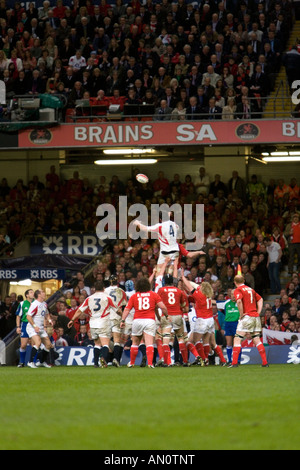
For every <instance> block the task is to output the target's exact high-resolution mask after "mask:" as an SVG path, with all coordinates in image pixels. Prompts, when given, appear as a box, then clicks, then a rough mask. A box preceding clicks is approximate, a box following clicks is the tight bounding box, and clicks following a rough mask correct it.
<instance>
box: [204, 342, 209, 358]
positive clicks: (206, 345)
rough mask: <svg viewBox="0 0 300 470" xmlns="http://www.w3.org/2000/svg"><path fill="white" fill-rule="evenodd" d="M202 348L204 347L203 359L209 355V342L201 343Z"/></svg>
mask: <svg viewBox="0 0 300 470" xmlns="http://www.w3.org/2000/svg"><path fill="white" fill-rule="evenodd" d="M203 349H204V355H205V359H208V356H209V353H210V345H209V344H203Z"/></svg>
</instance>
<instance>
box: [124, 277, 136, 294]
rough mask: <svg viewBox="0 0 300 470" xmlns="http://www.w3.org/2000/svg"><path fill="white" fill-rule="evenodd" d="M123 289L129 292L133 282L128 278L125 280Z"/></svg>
mask: <svg viewBox="0 0 300 470" xmlns="http://www.w3.org/2000/svg"><path fill="white" fill-rule="evenodd" d="M125 290H126V292H131V291H133V290H134V282H133V281H131V279H129V280H128V281H126V282H125Z"/></svg>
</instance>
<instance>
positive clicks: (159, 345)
mask: <svg viewBox="0 0 300 470" xmlns="http://www.w3.org/2000/svg"><path fill="white" fill-rule="evenodd" d="M156 346H157V352H158V355H159V359H163V358H164V349H163V346H162V340H161V339H160V338H158V339H157V340H156Z"/></svg>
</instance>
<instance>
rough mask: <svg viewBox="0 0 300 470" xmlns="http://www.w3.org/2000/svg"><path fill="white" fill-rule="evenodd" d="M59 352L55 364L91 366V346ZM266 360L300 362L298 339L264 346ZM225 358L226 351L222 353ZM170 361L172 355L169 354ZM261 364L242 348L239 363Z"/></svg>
mask: <svg viewBox="0 0 300 470" xmlns="http://www.w3.org/2000/svg"><path fill="white" fill-rule="evenodd" d="M30 351H31V347H30V346H28V347H27V352H26V359H25V362H26V363H27V362H28V360H29V358H30ZM56 352H57V353H58V354H59V357H58V359H56V361H55V365H56V366H93V365H94V350H93V346H89V347H77V346H72V347H70V346H68V347H59V348H56ZM266 353H267V360H268V363H269V364H300V341H299V340H297V341H294V342H293V344H290V345H281V346H266ZM224 355H225V358H226V353H225V354H224ZM171 358H172V362H174V356H173V354H172V355H171ZM194 359H195V358H194V356H193V355H192V354H190V357H189V360H190V361H191V362H193V361H194ZM129 360H130V351H129V350H126V351H123V355H122V360H121V365H126V364H127V363H128V362H129ZM141 360H142V353H141V352H139V353H138V356H137V359H136V365H137V366H139V365H140V364H141ZM255 364H259V365H260V364H261V357H260V355H259V353H258V351H257V349H256V348H255V347H246V348H243V349H242V357H241V365H255Z"/></svg>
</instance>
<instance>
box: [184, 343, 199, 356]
mask: <svg viewBox="0 0 300 470" xmlns="http://www.w3.org/2000/svg"><path fill="white" fill-rule="evenodd" d="M186 346H187V348H188V350H189V351H190V352H191V353H192V354H193V355H194V356H195V357H198V356H199V353H198V351H197V349H196V348H195V346H194V345H193V343H187V344H186Z"/></svg>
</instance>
